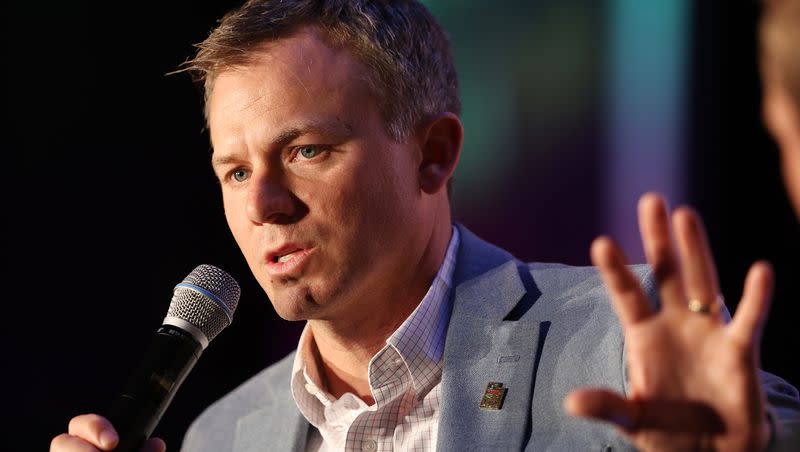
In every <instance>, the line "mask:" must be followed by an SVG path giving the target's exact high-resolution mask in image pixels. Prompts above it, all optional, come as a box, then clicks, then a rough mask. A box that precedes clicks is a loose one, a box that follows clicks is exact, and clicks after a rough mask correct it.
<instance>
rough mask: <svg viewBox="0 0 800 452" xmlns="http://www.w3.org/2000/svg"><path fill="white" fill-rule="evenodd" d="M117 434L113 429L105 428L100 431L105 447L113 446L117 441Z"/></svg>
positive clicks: (101, 440)
mask: <svg viewBox="0 0 800 452" xmlns="http://www.w3.org/2000/svg"><path fill="white" fill-rule="evenodd" d="M117 439H118V438H117V434H116V433H114V431H113V430H103V431H102V432H100V445H101V446H103V447H104V448H106V447H111V446H113V445H114V444H116V442H117Z"/></svg>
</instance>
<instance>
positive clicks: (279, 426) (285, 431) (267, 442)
mask: <svg viewBox="0 0 800 452" xmlns="http://www.w3.org/2000/svg"><path fill="white" fill-rule="evenodd" d="M285 402H286V401H285V400H284V401H281V403H276V404H273V405H272V406H269V407H265V408H262V409H259V410H256V411H254V412H252V413H250V414H248V415H247V416H244V417H241V418H240V419H239V421H238V422H237V424H236V439H235V440H234V447H233V450H234V451H235V452H265V451H273V450H280V451H304V450H305V449H306V438H307V435H308V428H309V424H308V422H307V421H306V420H305V418H304V417H303V416H302V415H301V414H300V412H299V411H298V410H297V407H296V406H295V405H294V401H292V400H291V396H290V397H289V402H291V405H287V404H286V403H285Z"/></svg>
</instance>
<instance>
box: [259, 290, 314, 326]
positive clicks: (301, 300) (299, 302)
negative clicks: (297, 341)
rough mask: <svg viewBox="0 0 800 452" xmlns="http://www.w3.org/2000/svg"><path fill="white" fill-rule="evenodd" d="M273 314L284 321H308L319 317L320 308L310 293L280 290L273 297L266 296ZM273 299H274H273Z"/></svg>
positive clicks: (306, 291)
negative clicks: (273, 311) (270, 303)
mask: <svg viewBox="0 0 800 452" xmlns="http://www.w3.org/2000/svg"><path fill="white" fill-rule="evenodd" d="M267 296H268V297H269V299H270V301H271V302H272V307H273V308H274V309H275V312H276V313H277V314H278V315H279V316H280V317H281V318H282V319H284V320H289V321H298V320H309V319H313V318H315V317H316V316H317V315H319V311H320V309H321V306H320V305H319V304H317V302H316V300H314V297H313V296H312V295H311V293H310V292H309V291H308V290H307V289H306V290H298V289H296V288H293V289H290V290H280V291H277V293H276V294H274V295H269V294H268V295H267ZM273 297H274V298H273Z"/></svg>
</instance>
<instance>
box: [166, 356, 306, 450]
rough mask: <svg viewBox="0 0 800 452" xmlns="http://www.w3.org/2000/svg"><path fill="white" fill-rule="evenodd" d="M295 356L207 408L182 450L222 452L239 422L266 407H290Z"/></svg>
mask: <svg viewBox="0 0 800 452" xmlns="http://www.w3.org/2000/svg"><path fill="white" fill-rule="evenodd" d="M295 353H296V352H292V353H290V354H289V355H287V356H286V357H284V358H282V359H281V360H280V361H278V362H276V363H274V364H272V365H270V366H269V367H267V368H265V369H264V370H262V371H261V372H259V373H257V374H255V375H254V376H252V377H250V378H249V379H248V380H246V381H245V382H243V383H242V384H240V385H239V386H237V387H236V388H235V389H233V390H232V391H230V392H229V393H227V394H226V395H224V396H223V397H222V398H220V399H219V400H217V401H216V402H214V403H213V404H211V405H209V406H208V407H207V408H206V409H205V410H204V411H203V412H202V413H201V414H200V416H198V417H197V418H196V419H195V420H194V421H193V422H192V424H191V425H190V426H189V429H188V430H187V432H186V435H185V436H184V439H183V447H182V450H185V451H193V452H194V451H206V450H207V451H212V450H225V449H223V448H219V446H220V445H221V444H232V441H233V438H234V436H235V435H236V424H237V421H238V420H239V419H240V418H242V417H244V416H246V415H248V414H249V413H251V412H253V411H256V410H259V409H261V408H264V407H266V406H270V405H279V406H283V405H285V404H293V403H294V400H293V399H292V395H291V390H290V389H289V381H290V378H291V371H292V364H293V363H294V355H295Z"/></svg>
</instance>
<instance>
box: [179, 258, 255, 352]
mask: <svg viewBox="0 0 800 452" xmlns="http://www.w3.org/2000/svg"><path fill="white" fill-rule="evenodd" d="M240 294H241V289H240V288H239V284H238V283H237V282H236V280H235V279H233V277H231V275H229V274H227V273H226V272H224V271H223V270H220V269H219V268H217V267H214V266H213V265H199V266H198V267H197V268H195V269H194V270H192V272H191V273H189V276H187V277H186V278H185V279H184V280H183V281H182V282H181V283H180V284H178V285H177V286H175V291H174V292H173V295H172V301H171V302H170V304H169V310H168V311H167V319H169V318H170V317H172V318H178V319H181V320H184V321H186V322H189V323H191V324H192V325H194V326H195V327H196V328H197V329H198V330H200V332H202V333H203V334H204V335H205V336H206V339H208V341H209V342H210V341H211V340H212V339H214V338H215V337H216V336H217V334H219V333H220V332H221V331H222V330H223V329H225V327H227V326H228V325H230V323H231V320H232V319H233V312H234V311H235V310H236V306H237V305H238V304H239V295H240Z"/></svg>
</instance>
